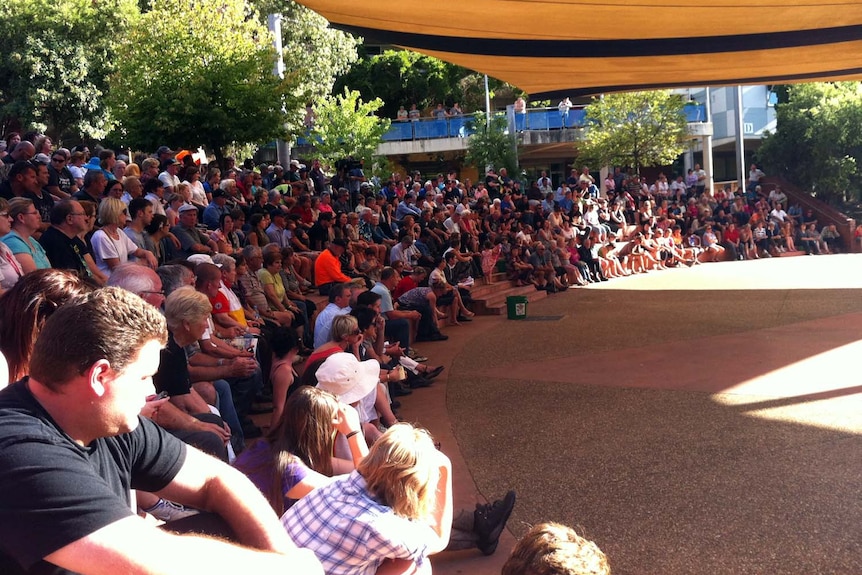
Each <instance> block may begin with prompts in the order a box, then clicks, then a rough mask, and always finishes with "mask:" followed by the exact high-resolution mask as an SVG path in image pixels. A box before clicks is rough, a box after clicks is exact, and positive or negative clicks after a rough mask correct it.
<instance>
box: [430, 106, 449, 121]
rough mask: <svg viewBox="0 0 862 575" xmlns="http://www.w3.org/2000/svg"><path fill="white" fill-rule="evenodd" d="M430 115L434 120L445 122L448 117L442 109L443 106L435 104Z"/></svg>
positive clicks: (444, 109)
mask: <svg viewBox="0 0 862 575" xmlns="http://www.w3.org/2000/svg"><path fill="white" fill-rule="evenodd" d="M432 115H433V116H434V119H435V120H445V119H446V118H448V117H449V113H448V112H447V111H446V108H444V107H443V104H437V107H436V108H435V109H434V112H433V113H432Z"/></svg>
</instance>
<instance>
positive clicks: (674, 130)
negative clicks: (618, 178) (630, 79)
mask: <svg viewBox="0 0 862 575" xmlns="http://www.w3.org/2000/svg"><path fill="white" fill-rule="evenodd" d="M683 105H684V102H683V99H682V96H681V95H679V94H673V93H671V92H670V91H666V90H665V91H655V92H628V93H622V94H608V95H605V96H602V97H601V98H595V99H593V102H592V103H591V104H589V105H588V106H587V107H586V110H585V111H586V124H587V131H586V134H585V139H584V141H583V142H582V143H581V144H580V145H579V152H578V158H579V159H580V160H583V161H584V162H586V163H588V164H592V165H596V166H632V167H633V168H634V169H635V172H636V173H640V168H641V166H663V165H667V164H670V163H671V162H673V161H674V160H675V159H676V157H677V156H679V155H680V154H681V153H682V152H683V151H684V149H685V140H686V138H687V137H686V134H687V122H686V118H685V114H684V113H683Z"/></svg>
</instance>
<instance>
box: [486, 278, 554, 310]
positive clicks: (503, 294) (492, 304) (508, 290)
mask: <svg viewBox="0 0 862 575" xmlns="http://www.w3.org/2000/svg"><path fill="white" fill-rule="evenodd" d="M494 287H495V288H496V289H495V290H494V292H493V293H490V294H488V296H487V297H484V298H477V297H476V295H473V302H474V303H473V305H472V308H473V311H474V312H476V313H477V314H479V315H502V314H505V313H506V298H507V297H509V296H513V295H523V296H527V301H538V300H540V299H544V298H546V297H548V292H546V291H539V290H537V289H536V288H535V287H533V286H531V285H528V286H515V285H512V284H509V285H508V286H506V287H503V286H502V285H500V284H494Z"/></svg>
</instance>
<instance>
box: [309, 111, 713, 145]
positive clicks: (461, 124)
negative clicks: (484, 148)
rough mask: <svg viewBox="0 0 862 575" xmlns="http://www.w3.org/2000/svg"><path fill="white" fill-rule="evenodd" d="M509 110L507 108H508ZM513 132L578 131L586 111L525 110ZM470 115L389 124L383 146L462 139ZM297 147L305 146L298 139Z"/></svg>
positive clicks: (691, 116)
mask: <svg viewBox="0 0 862 575" xmlns="http://www.w3.org/2000/svg"><path fill="white" fill-rule="evenodd" d="M510 109H511V106H510ZM683 111H684V113H685V117H686V120H688V122H690V123H692V122H704V121H706V111H705V108H704V106H703V105H702V104H686V105H685V107H684V108H683ZM494 115H495V116H502V117H505V116H506V115H507V112H494ZM510 117H514V123H515V131H517V132H524V131H527V130H563V129H577V128H582V127H584V125H585V124H586V111H585V110H584V108H582V107H572V108H570V109H569V110H568V112H567V113H562V112H561V111H560V110H559V109H558V108H529V109H527V111H526V112H524V113H522V114H514V113H513V114H512V116H510ZM472 119H473V115H472V114H467V115H464V116H453V117H451V118H445V119H437V118H420V119H418V120H412V121H410V120H408V121H404V122H397V121H395V122H392V126H391V127H390V128H389V131H388V132H386V133H385V134H384V135H383V141H384V142H403V141H410V140H433V139H439V138H466V137H467V136H470V135H471V134H472V133H473V130H472V129H471V127H470V126H471V124H470V122H471V120H472ZM298 143H299V144H300V145H302V144H304V143H310V142H306V141H305V139H304V138H300V139H299V142H298Z"/></svg>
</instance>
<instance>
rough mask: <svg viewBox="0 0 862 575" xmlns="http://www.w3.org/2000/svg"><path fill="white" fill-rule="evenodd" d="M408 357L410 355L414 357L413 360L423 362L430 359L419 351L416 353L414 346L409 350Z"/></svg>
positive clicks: (411, 357)
mask: <svg viewBox="0 0 862 575" xmlns="http://www.w3.org/2000/svg"><path fill="white" fill-rule="evenodd" d="M407 357H409V358H410V359H412V360H413V361H415V362H418V363H423V362H426V361H428V358H427V357H425V356H422V355H419V354H418V353H416V350H415V349H413V348H412V347H411V348H409V349H408V350H407Z"/></svg>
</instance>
